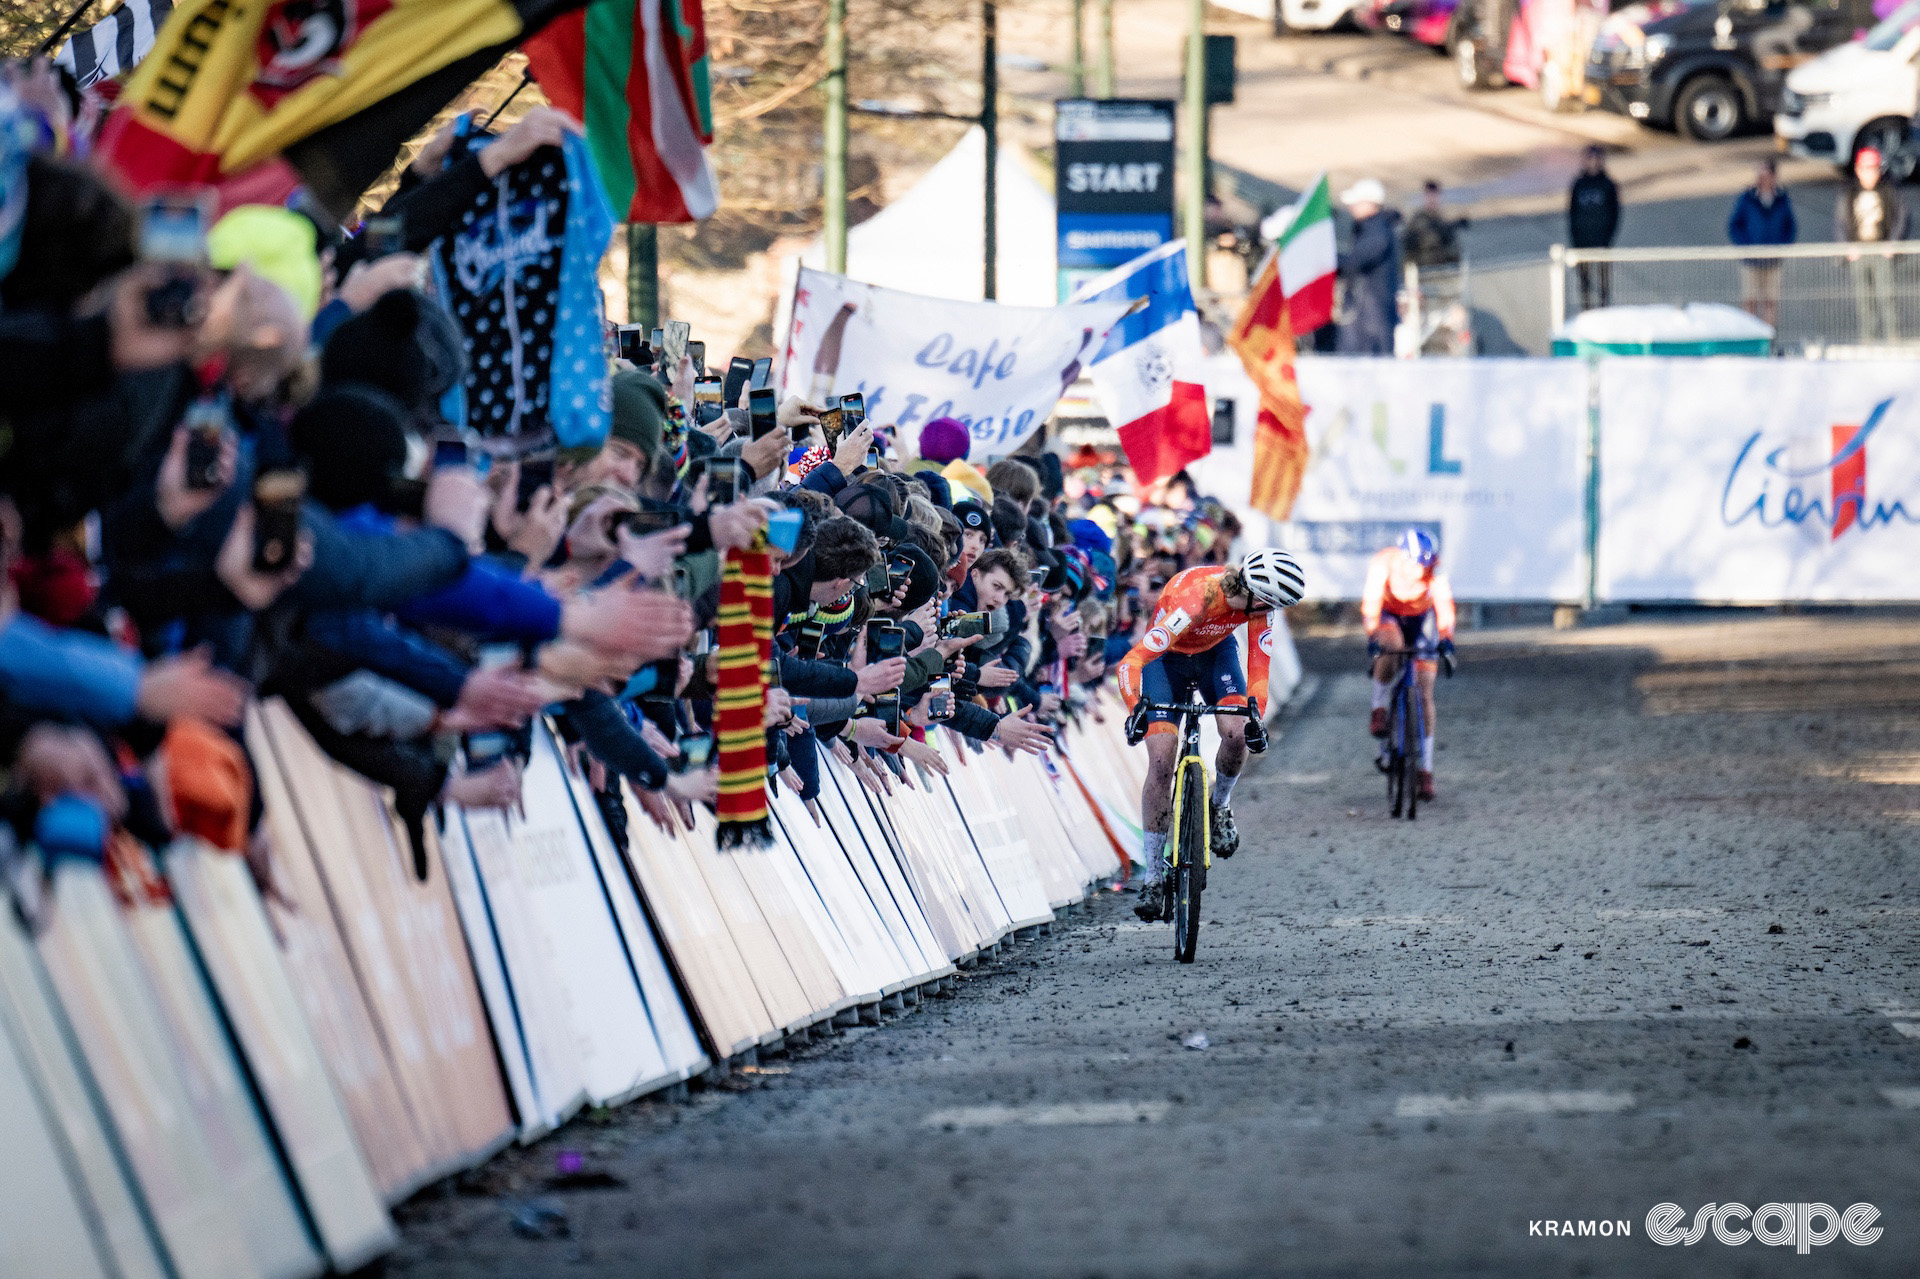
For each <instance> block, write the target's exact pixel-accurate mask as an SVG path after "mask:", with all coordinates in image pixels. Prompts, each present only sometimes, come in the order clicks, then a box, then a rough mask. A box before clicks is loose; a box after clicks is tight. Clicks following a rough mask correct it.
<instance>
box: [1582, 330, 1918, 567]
mask: <svg viewBox="0 0 1920 1279" xmlns="http://www.w3.org/2000/svg"><path fill="white" fill-rule="evenodd" d="M1599 376H1600V439H1601V446H1600V494H1601V496H1600V541H1599V549H1598V561H1599V563H1598V585H1597V593H1598V594H1599V595H1600V597H1601V598H1603V599H1611V600H1653V599H1683V600H1708V601H1723V602H1729V603H1755V602H1765V601H1773V600H1910V599H1915V598H1920V594H1917V592H1920V578H1916V577H1915V575H1914V571H1913V566H1914V563H1915V562H1916V560H1920V365H1916V364H1914V363H1913V362H1911V361H1905V362H1899V363H1895V362H1891V361H1889V362H1884V363H1853V362H1850V361H1849V362H1846V363H1831V364H1829V363H1822V362H1814V361H1797V360H1794V361H1789V360H1748V359H1734V358H1728V359H1673V360H1661V359H1633V360H1609V361H1606V362H1604V363H1603V364H1602V365H1601V366H1600V372H1599Z"/></svg>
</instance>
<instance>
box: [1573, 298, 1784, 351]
mask: <svg viewBox="0 0 1920 1279" xmlns="http://www.w3.org/2000/svg"><path fill="white" fill-rule="evenodd" d="M1553 353H1554V354H1555V355H1771V354H1772V353H1773V329H1772V327H1771V326H1770V325H1767V324H1763V323H1761V322H1760V321H1759V320H1757V319H1755V318H1754V317H1753V316H1751V315H1749V314H1747V313H1746V312H1745V311H1742V310H1741V309H1740V308H1739V307H1735V306H1728V305H1726V304H1725V303H1724V302H1689V303H1687V305H1685V306H1684V307H1680V306H1603V307H1600V308H1598V309H1597V310H1592V311H1585V312H1582V313H1581V314H1580V315H1578V316H1576V317H1575V318H1574V319H1573V320H1572V321H1571V322H1569V323H1568V324H1566V325H1565V326H1564V327H1562V328H1561V330H1560V332H1558V333H1556V334H1555V335H1554V338H1553Z"/></svg>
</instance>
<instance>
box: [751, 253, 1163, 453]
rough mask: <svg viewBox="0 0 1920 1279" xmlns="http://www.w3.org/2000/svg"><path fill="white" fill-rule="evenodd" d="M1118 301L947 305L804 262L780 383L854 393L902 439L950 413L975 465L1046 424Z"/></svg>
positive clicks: (811, 392)
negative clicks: (968, 435)
mask: <svg viewBox="0 0 1920 1279" xmlns="http://www.w3.org/2000/svg"><path fill="white" fill-rule="evenodd" d="M1127 306H1128V303H1126V302H1124V301H1122V302H1083V303H1075V304H1073V305H1068V306H1050V307H1023V306H1002V305H1000V304H999V303H997V302H955V301H950V300H948V299H945V298H928V297H921V296H919V295H918V294H913V293H902V292H899V291H897V290H894V289H883V288H880V287H878V286H877V285H872V284H862V283H860V282H859V281H858V280H852V279H849V278H847V277H846V276H843V275H832V274H829V273H827V272H825V271H815V270H813V269H812V268H811V267H801V268H800V276H799V280H798V281H797V282H796V284H795V286H794V294H793V309H792V319H791V321H790V322H789V325H788V329H787V343H786V348H785V359H784V361H783V363H782V371H781V390H782V394H783V396H784V395H798V396H801V397H803V398H804V399H806V400H807V401H808V402H809V403H812V404H822V403H824V402H825V400H826V399H827V397H829V396H837V395H851V394H854V393H855V392H858V393H860V394H862V395H864V396H866V402H867V416H868V417H869V418H871V419H872V420H873V421H874V422H875V423H883V424H884V423H891V424H894V425H897V426H898V427H899V428H900V429H901V432H902V434H903V435H905V436H907V438H912V437H913V436H914V435H916V434H917V433H918V431H919V428H920V427H921V426H923V425H925V424H926V423H927V422H930V421H932V420H933V419H934V418H937V417H952V418H958V419H959V420H960V421H962V422H965V423H966V424H967V427H968V429H969V430H970V431H971V432H972V434H973V460H975V461H976V462H977V461H980V460H982V459H984V458H990V457H998V456H1001V455H1003V454H1006V453H1011V452H1012V451H1013V450H1014V449H1016V448H1018V447H1020V444H1021V442H1022V441H1024V440H1025V439H1026V438H1027V437H1028V436H1029V435H1031V434H1033V432H1034V431H1036V430H1038V429H1039V428H1040V426H1041V424H1042V423H1044V422H1045V421H1046V420H1047V417H1048V415H1050V414H1051V413H1052V412H1053V407H1054V405H1055V403H1057V402H1058V401H1059V399H1060V395H1061V393H1062V392H1063V391H1065V390H1066V389H1067V388H1068V387H1070V386H1072V385H1073V384H1074V382H1075V381H1076V380H1078V379H1079V377H1080V374H1081V371H1082V370H1083V369H1084V368H1085V366H1086V365H1087V364H1088V363H1089V362H1090V361H1091V360H1092V359H1093V356H1094V353H1095V352H1096V351H1098V350H1099V349H1100V342H1101V339H1103V338H1104V337H1105V336H1106V334H1107V330H1108V329H1110V328H1112V327H1113V325H1114V323H1115V321H1117V320H1118V319H1119V318H1120V317H1121V315H1122V314H1124V313H1125V311H1126V309H1127Z"/></svg>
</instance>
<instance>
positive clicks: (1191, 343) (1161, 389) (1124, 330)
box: [1073, 240, 1213, 484]
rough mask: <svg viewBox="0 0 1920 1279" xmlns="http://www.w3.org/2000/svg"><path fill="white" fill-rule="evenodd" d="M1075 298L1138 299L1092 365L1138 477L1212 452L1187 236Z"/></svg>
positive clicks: (1165, 472)
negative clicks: (1190, 276) (1202, 382)
mask: <svg viewBox="0 0 1920 1279" xmlns="http://www.w3.org/2000/svg"><path fill="white" fill-rule="evenodd" d="M1073 300H1074V301H1075V302H1123V301H1131V302H1132V303H1133V304H1134V306H1133V309H1132V310H1131V311H1129V312H1127V314H1126V315H1124V316H1122V317H1121V318H1120V322H1119V323H1118V324H1115V325H1114V326H1113V328H1112V329H1110V330H1109V331H1108V333H1107V339H1106V342H1105V343H1104V344H1103V345H1102V346H1101V348H1100V350H1099V352H1098V353H1097V354H1096V355H1095V356H1094V357H1093V363H1092V365H1091V366H1090V367H1089V368H1088V370H1087V371H1088V373H1089V375H1090V376H1091V377H1092V378H1093V389H1094V393H1095V394H1096V395H1098V396H1099V398H1100V407H1101V408H1103V409H1104V410H1106V414H1107V420H1108V421H1109V422H1112V423H1113V425H1114V427H1115V428H1116V429H1117V430H1118V431H1119V432H1120V443H1121V445H1122V446H1123V447H1124V448H1125V449H1126V450H1127V461H1128V462H1130V463H1132V465H1133V470H1134V475H1135V477H1136V478H1137V479H1138V480H1139V482H1140V483H1142V484H1151V483H1153V482H1154V481H1155V480H1160V479H1165V478H1166V477H1167V476H1169V475H1172V474H1174V473H1175V472H1177V471H1179V470H1180V469H1181V468H1182V467H1184V466H1186V465H1187V464H1188V463H1189V462H1193V461H1195V460H1197V459H1199V458H1203V457H1205V456H1206V455H1207V454H1208V453H1210V452H1212V450H1213V420H1212V417H1211V416H1210V415H1209V414H1208V412H1207V390H1206V387H1205V386H1203V385H1202V384H1201V381H1200V362H1201V359H1202V358H1203V352H1202V351H1201V347H1200V314H1199V312H1198V311H1197V310H1195V308H1194V305H1193V288H1192V286H1191V285H1190V284H1189V283H1188V277H1187V246H1186V242H1185V241H1184V240H1169V241H1168V242H1167V243H1165V244H1163V245H1161V246H1160V247H1159V248H1157V249H1154V250H1152V251H1150V252H1148V253H1143V254H1142V255H1140V256H1139V257H1137V258H1135V259H1134V260H1133V261H1131V262H1128V263H1126V264H1125V265H1124V266H1118V267H1115V268H1114V269H1113V270H1111V271H1109V272H1107V273H1106V274H1105V275H1103V276H1100V277H1098V278H1096V279H1092V280H1089V281H1087V282H1086V283H1085V284H1084V285H1082V286H1081V287H1080V289H1079V290H1078V291H1077V292H1075V294H1074V296H1073Z"/></svg>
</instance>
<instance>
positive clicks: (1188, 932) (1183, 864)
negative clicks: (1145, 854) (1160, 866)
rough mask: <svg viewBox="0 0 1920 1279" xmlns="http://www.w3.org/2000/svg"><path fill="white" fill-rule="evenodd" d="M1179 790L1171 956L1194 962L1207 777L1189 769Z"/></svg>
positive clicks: (1202, 873) (1193, 767)
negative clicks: (1177, 847)
mask: <svg viewBox="0 0 1920 1279" xmlns="http://www.w3.org/2000/svg"><path fill="white" fill-rule="evenodd" d="M1189 770H1190V771H1188V773H1187V775H1186V778H1185V780H1184V784H1183V785H1182V786H1181V788H1180V812H1179V814H1178V821H1179V828H1180V843H1179V858H1180V862H1179V865H1177V866H1175V867H1174V871H1173V957H1174V958H1175V959H1177V960H1179V961H1180V962H1181V963H1183V964H1191V963H1192V962H1193V954H1194V949H1195V947H1197V946H1198V945H1199V943H1200V893H1201V890H1202V889H1204V888H1205V887H1206V886H1207V862H1206V856H1207V854H1206V849H1207V818H1208V816H1209V814H1208V812H1207V774H1206V769H1205V768H1203V767H1201V766H1200V765H1199V764H1197V763H1195V764H1193V765H1190V766H1189Z"/></svg>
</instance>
